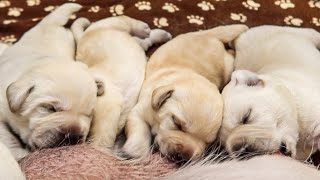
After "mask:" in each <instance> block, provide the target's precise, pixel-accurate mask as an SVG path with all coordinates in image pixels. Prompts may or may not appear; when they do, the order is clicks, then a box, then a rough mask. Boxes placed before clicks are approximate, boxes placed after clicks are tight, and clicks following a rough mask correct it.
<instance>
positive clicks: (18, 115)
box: [0, 3, 97, 160]
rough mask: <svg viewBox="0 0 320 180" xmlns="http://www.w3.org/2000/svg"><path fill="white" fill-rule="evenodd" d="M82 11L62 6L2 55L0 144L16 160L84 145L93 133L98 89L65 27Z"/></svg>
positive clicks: (0, 74) (70, 5) (69, 4)
mask: <svg viewBox="0 0 320 180" xmlns="http://www.w3.org/2000/svg"><path fill="white" fill-rule="evenodd" d="M80 8H81V6H80V5H78V4H73V3H67V4H64V5H62V6H61V7H58V8H57V9H56V10H55V11H53V12H52V13H51V14H49V15H48V16H46V17H45V18H44V19H43V20H42V21H41V22H39V23H38V24H37V25H36V26H35V27H34V28H32V29H31V30H29V31H28V32H26V33H25V34H24V35H23V36H22V38H21V39H20V40H19V41H18V42H17V43H16V44H14V45H12V46H10V47H8V48H7V49H6V50H5V51H4V53H3V55H2V56H0V82H1V84H0V141H2V142H3V143H4V144H5V145H6V146H7V147H8V148H9V149H10V150H11V152H12V153H13V155H14V157H15V158H16V160H19V159H21V158H23V157H24V156H26V155H27V154H28V152H29V150H35V149H38V148H46V147H54V146H58V145H62V144H76V143H79V142H81V141H83V140H84V139H85V138H86V136H87V134H88V132H89V128H90V122H91V119H92V112H93V107H94V105H95V103H96V94H97V86H96V84H95V81H94V79H93V77H92V76H91V75H90V73H89V71H88V68H87V67H86V66H85V65H84V64H82V63H79V62H74V52H75V48H74V38H73V35H72V33H71V31H70V30H67V29H65V28H64V25H65V24H66V23H67V21H68V19H69V16H70V15H71V14H72V13H74V12H76V11H78V10H80Z"/></svg>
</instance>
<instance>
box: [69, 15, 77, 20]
mask: <svg viewBox="0 0 320 180" xmlns="http://www.w3.org/2000/svg"><path fill="white" fill-rule="evenodd" d="M76 18H77V16H76V15H75V14H71V15H70V17H69V19H76Z"/></svg>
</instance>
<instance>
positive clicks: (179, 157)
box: [168, 152, 187, 162]
mask: <svg viewBox="0 0 320 180" xmlns="http://www.w3.org/2000/svg"><path fill="white" fill-rule="evenodd" d="M168 158H169V160H171V161H173V162H185V161H187V159H186V158H185V156H184V155H183V154H182V153H179V152H178V153H173V154H170V155H169V156H168Z"/></svg>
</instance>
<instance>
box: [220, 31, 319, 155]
mask: <svg viewBox="0 0 320 180" xmlns="http://www.w3.org/2000/svg"><path fill="white" fill-rule="evenodd" d="M319 47H320V33H318V32H317V31H315V30H312V29H303V28H299V29H298V28H290V27H276V26H261V27H256V28H252V29H251V30H249V31H248V32H246V33H244V34H242V35H241V36H240V37H239V38H238V39H237V40H236V43H235V48H236V61H235V68H236V69H237V71H235V72H233V74H232V78H231V82H230V83H229V84H228V85H227V86H226V87H225V88H224V90H223V93H222V95H223V97H224V102H225V109H224V119H223V123H222V127H221V130H220V140H221V141H222V142H223V144H225V146H226V148H227V150H228V151H229V152H230V153H240V154H247V153H272V152H276V151H280V152H282V153H283V154H285V155H289V156H292V157H296V158H297V159H306V158H307V157H308V155H309V154H310V153H312V152H311V150H310V149H309V148H312V147H313V146H314V148H313V149H314V150H317V149H319V148H320V120H319V116H320V106H319V104H320V72H319V69H320V52H319V50H318V49H317V48H319ZM297 147H298V148H299V147H302V149H300V148H299V149H298V151H297ZM304 147H306V149H305V148H304ZM304 150H306V152H307V153H306V154H305V152H304Z"/></svg>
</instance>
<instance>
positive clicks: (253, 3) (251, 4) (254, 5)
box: [242, 0, 261, 11]
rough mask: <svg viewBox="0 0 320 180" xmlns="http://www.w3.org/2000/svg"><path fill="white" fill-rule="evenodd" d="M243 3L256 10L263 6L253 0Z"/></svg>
mask: <svg viewBox="0 0 320 180" xmlns="http://www.w3.org/2000/svg"><path fill="white" fill-rule="evenodd" d="M242 5H243V6H244V7H246V8H248V9H250V10H255V11H257V10H258V9H259V7H260V6H261V5H260V4H259V3H256V2H254V1H253V0H247V1H245V2H242Z"/></svg>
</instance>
